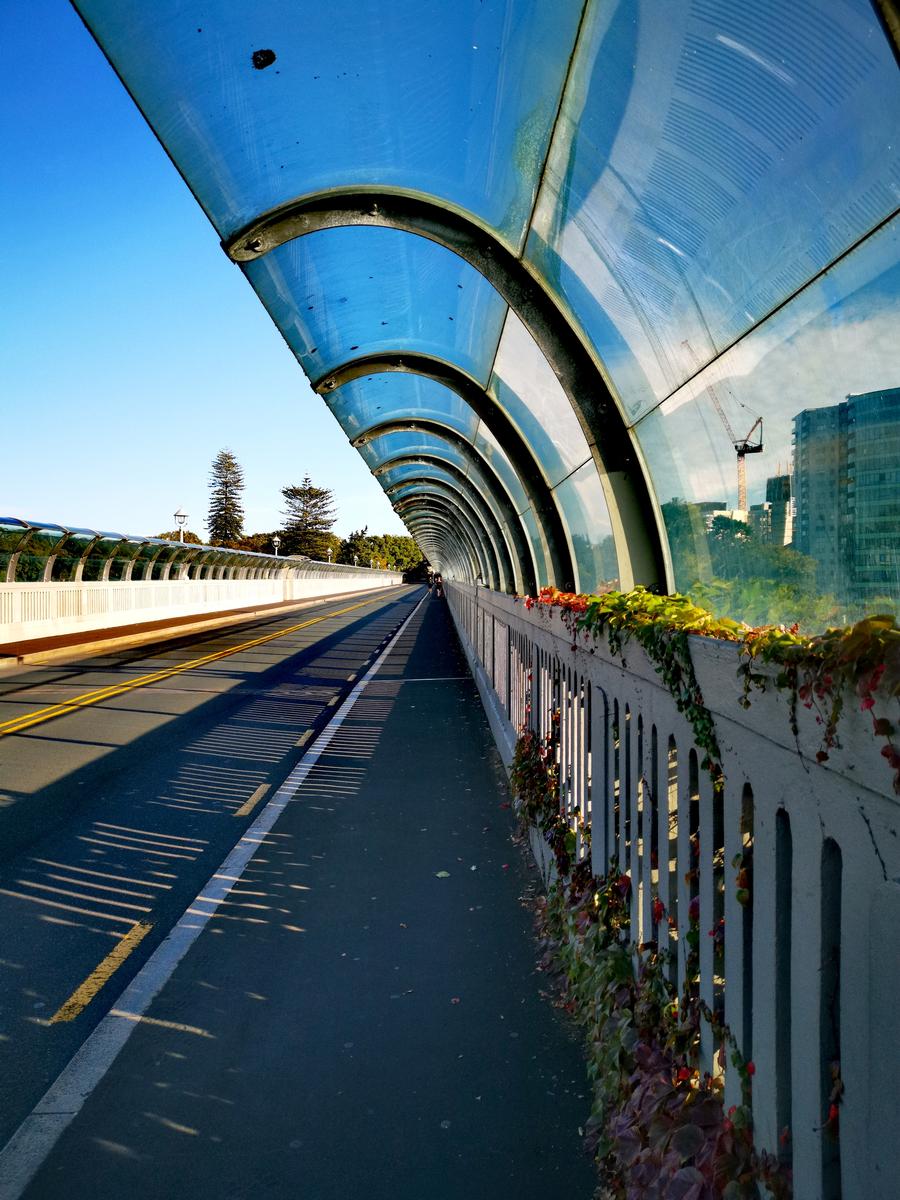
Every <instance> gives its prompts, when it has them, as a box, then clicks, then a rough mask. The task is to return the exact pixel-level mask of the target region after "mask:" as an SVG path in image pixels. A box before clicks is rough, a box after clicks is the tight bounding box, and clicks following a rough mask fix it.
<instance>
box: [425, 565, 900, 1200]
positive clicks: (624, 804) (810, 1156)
mask: <svg viewBox="0 0 900 1200" xmlns="http://www.w3.org/2000/svg"><path fill="white" fill-rule="evenodd" d="M445 586H446V591H447V597H448V600H449V604H450V609H451V612H452V614H453V616H454V619H455V622H456V625H457V628H458V631H459V633H460V637H461V639H462V641H463V645H464V648H465V650H466V653H467V655H468V656H469V660H470V663H471V664H472V666H473V670H474V672H475V675H476V679H477V681H478V684H479V688H480V690H481V694H482V698H483V700H484V701H485V707H486V709H487V710H488V715H489V718H490V720H491V724H492V728H493V730H494V734H495V737H496V739H497V742H498V746H499V748H500V750H501V754H502V755H503V757H504V759H505V760H506V762H507V765H508V764H509V761H510V759H511V753H512V748H513V745H514V742H515V738H516V736H517V733H518V731H520V730H521V729H522V728H523V727H530V728H532V729H535V730H536V731H538V732H540V733H541V734H543V733H545V732H546V731H547V730H548V728H549V726H550V722H551V719H552V714H553V713H554V712H558V714H559V756H560V792H561V803H563V804H565V805H566V808H567V811H568V812H569V813H570V814H579V815H580V816H581V818H582V819H583V820H584V821H585V822H586V823H587V825H588V826H589V828H590V830H591V843H592V851H591V853H592V859H593V869H594V871H595V872H596V873H597V874H602V873H604V872H605V871H606V869H607V867H608V865H609V863H610V860H611V859H612V858H613V857H615V858H617V860H618V864H619V868H620V869H621V870H622V871H624V872H627V873H629V875H630V876H631V880H632V888H631V910H632V911H631V919H632V926H631V927H632V931H633V935H634V937H635V940H636V941H638V942H641V941H644V940H651V939H655V938H659V939H660V940H661V942H662V943H663V945H664V946H665V945H666V943H668V944H669V946H670V948H671V949H672V950H673V951H674V956H673V961H674V963H675V964H676V967H675V968H674V970H675V971H677V981H678V982H679V984H680V983H682V982H683V980H684V974H685V956H684V955H685V947H686V943H685V933H686V931H687V923H688V910H689V907H690V904H691V900H692V899H693V898H694V897H698V898H699V908H700V924H699V928H700V932H701V937H700V982H699V989H700V996H701V998H702V999H703V1000H704V1001H706V1003H707V1004H708V1005H709V1006H710V1007H711V1008H713V1009H715V1010H718V1011H720V1012H722V1013H723V1015H724V1019H725V1021H726V1023H727V1025H728V1026H729V1027H730V1029H731V1031H732V1032H733V1033H734V1035H735V1036H736V1038H737V1041H738V1045H739V1046H740V1047H741V1049H742V1051H743V1054H744V1057H745V1058H746V1059H748V1060H749V1059H752V1060H753V1062H754V1064H755V1067H756V1073H755V1076H754V1081H753V1110H754V1122H755V1128H756V1139H757V1144H758V1145H760V1146H762V1147H765V1148H766V1149H769V1150H771V1151H773V1152H775V1153H778V1152H779V1150H780V1152H781V1154H782V1156H784V1155H785V1153H787V1152H786V1151H785V1148H784V1146H783V1145H782V1146H781V1147H780V1146H779V1132H780V1131H781V1130H783V1129H784V1128H785V1126H787V1127H788V1128H789V1129H790V1156H791V1159H792V1166H793V1171H794V1183H795V1195H796V1196H797V1198H798V1200H833V1198H835V1197H840V1196H843V1197H848V1198H853V1200H857V1198H858V1200H888V1198H889V1197H890V1198H891V1200H893V1198H894V1197H895V1196H896V1195H897V1191H896V1188H897V1186H898V1180H900V1104H898V1093H900V1089H898V1086H897V1079H896V1075H897V1071H898V1069H900V1020H898V1009H897V996H898V992H900V800H898V798H897V797H896V796H895V795H894V794H893V793H892V791H891V784H892V778H891V777H892V772H891V770H890V769H889V768H888V767H887V764H886V763H885V761H884V759H883V758H882V757H881V755H880V745H879V743H878V741H876V739H875V737H874V736H873V733H872V727H871V720H870V716H871V714H862V713H860V712H859V711H858V706H857V705H854V704H853V703H852V699H851V698H848V703H847V707H846V709H845V717H844V719H843V720H842V724H841V727H840V729H839V736H840V740H841V748H839V749H836V750H834V751H832V752H831V754H830V758H829V761H828V762H827V763H825V764H819V763H816V762H815V752H816V750H817V749H818V747H819V735H820V730H819V728H818V727H817V725H816V723H815V720H814V717H813V714H812V713H810V712H806V711H804V710H802V709H801V712H800V724H801V728H800V736H799V739H798V741H797V742H796V743H795V741H794V738H793V736H792V734H791V732H790V728H789V723H788V715H787V703H786V700H785V699H784V698H783V697H781V696H780V695H779V694H778V693H777V692H775V691H774V689H771V688H770V689H769V690H768V691H766V692H765V693H754V695H753V698H752V704H751V707H750V708H749V709H748V710H744V709H743V708H741V707H740V705H739V703H738V700H739V698H740V696H741V685H740V682H739V680H738V677H737V673H736V672H737V667H738V655H737V651H736V648H735V646H734V645H733V644H729V643H727V642H717V641H714V640H712V639H703V638H693V639H691V643H692V645H691V648H692V656H693V660H694V666H695V670H696V674H697V678H698V681H699V683H700V687H701V689H702V692H703V697H704V702H705V704H706V706H707V707H708V708H709V709H710V711H711V712H712V714H713V716H714V719H715V722H716V728H717V733H718V740H719V745H720V748H721V751H722V762H723V766H724V770H725V787H724V792H723V793H721V794H720V795H719V796H716V795H715V794H714V790H713V788H712V784H711V782H710V780H709V777H708V776H707V774H706V773H705V772H704V771H702V770H701V769H700V765H699V764H700V761H701V760H702V753H701V752H700V751H698V749H697V747H696V745H695V744H694V740H693V736H692V731H691V727H690V725H689V724H688V722H687V720H686V719H685V718H684V717H683V716H682V715H681V714H680V713H679V712H678V711H677V709H676V707H675V704H674V702H673V700H672V698H671V696H670V693H669V691H668V690H667V688H666V687H665V686H664V685H663V683H662V681H661V679H660V677H659V676H658V675H657V674H656V671H655V670H654V667H653V664H652V663H651V662H650V661H649V660H648V658H647V657H646V656H645V654H644V652H643V650H642V649H641V648H640V647H639V646H638V645H637V644H636V643H633V644H628V645H627V646H626V648H625V651H624V662H623V661H622V660H621V659H618V658H616V657H614V656H612V655H611V654H610V653H609V650H608V647H607V645H606V641H605V638H603V639H600V640H599V641H596V642H595V641H594V640H593V639H591V640H590V642H588V641H586V640H584V638H583V636H582V637H581V638H579V639H576V645H575V646H574V647H573V644H572V643H573V638H572V635H571V634H570V633H569V632H568V631H567V630H566V628H565V626H564V625H563V623H562V620H561V617H560V614H559V611H558V610H557V611H553V610H547V609H546V608H541V606H538V607H536V608H534V609H532V610H530V611H529V610H526V608H525V606H524V604H523V603H522V602H521V601H518V602H517V601H516V600H514V599H513V598H512V597H509V596H504V595H501V594H499V593H496V592H491V591H488V590H486V589H484V588H474V587H471V586H469V585H463V584H459V583H447V584H446V585H445ZM884 715H889V714H887V713H885V714H884ZM798 746H799V750H800V751H802V756H801V753H799V752H798ZM750 848H752V900H751V902H750V903H749V904H748V905H746V906H742V905H741V904H740V903H739V902H738V899H737V896H736V892H737V888H736V884H735V875H736V871H735V869H734V868H733V866H732V862H733V859H734V857H735V855H737V854H738V853H739V852H740V851H742V850H747V849H750ZM655 896H658V898H659V899H660V900H661V901H662V903H663V905H664V906H665V908H666V911H667V913H668V914H670V915H671V916H672V917H673V918H674V928H673V929H672V930H671V931H669V930H668V928H667V925H666V923H665V922H662V921H661V922H660V925H659V928H657V927H656V926H655V925H654V922H653V915H652V899H653V897H655ZM720 919H724V966H723V960H722V959H718V960H716V959H715V955H714V939H713V938H712V937H708V936H706V933H707V931H709V930H712V929H713V928H714V927H715V926H717V925H718V923H719V921H720ZM673 982H674V980H673ZM702 1054H703V1057H704V1060H705V1061H704V1064H703V1065H704V1066H705V1068H706V1069H708V1070H710V1071H713V1070H714V1069H715V1068H714V1063H713V1047H712V1045H711V1041H710V1038H709V1036H707V1037H706V1038H705V1040H704V1044H703V1046H702ZM835 1060H839V1062H840V1070H841V1076H842V1079H843V1083H844V1088H845V1091H844V1096H843V1102H842V1104H841V1107H840V1135H839V1139H838V1140H837V1141H835V1140H834V1139H833V1138H831V1137H830V1136H829V1135H828V1134H826V1133H825V1132H824V1131H823V1123H824V1121H825V1118H826V1116H827V1112H828V1099H827V1098H828V1093H829V1091H830V1089H831V1086H832V1078H831V1066H832V1063H833V1062H834V1061H835ZM725 1098H726V1103H727V1104H731V1103H738V1102H739V1100H740V1086H739V1080H738V1078H737V1076H736V1072H733V1071H731V1070H729V1071H728V1073H727V1074H726V1078H725Z"/></svg>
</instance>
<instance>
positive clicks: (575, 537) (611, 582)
mask: <svg viewBox="0 0 900 1200" xmlns="http://www.w3.org/2000/svg"><path fill="white" fill-rule="evenodd" d="M554 491H555V494H556V499H557V502H558V504H559V507H560V508H561V510H562V513H563V518H564V522H565V527H566V532H567V534H568V535H569V539H570V544H571V547H572V553H573V556H574V559H575V569H576V571H577V572H578V578H577V580H576V581H575V590H576V591H580V592H596V591H599V590H600V589H602V588H603V587H604V586H605V587H618V586H619V560H618V558H617V556H616V549H615V546H614V544H613V536H612V523H611V522H610V519H609V509H608V508H607V505H606V497H605V495H604V494H603V485H602V484H601V482H600V477H599V475H598V474H597V468H596V467H595V466H594V462H593V460H591V461H590V462H586V463H585V464H584V466H583V467H580V468H579V469H578V470H577V471H575V473H574V474H572V475H570V476H569V477H568V479H564V480H563V482H562V483H560V484H558V485H557V487H556V488H555V489H554Z"/></svg>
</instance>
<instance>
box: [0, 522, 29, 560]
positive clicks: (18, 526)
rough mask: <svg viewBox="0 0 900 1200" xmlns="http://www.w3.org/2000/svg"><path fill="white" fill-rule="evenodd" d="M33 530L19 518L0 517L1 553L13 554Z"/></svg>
mask: <svg viewBox="0 0 900 1200" xmlns="http://www.w3.org/2000/svg"><path fill="white" fill-rule="evenodd" d="M30 529H31V526H30V525H26V524H25V522H24V521H20V520H19V519H18V518H17V517H0V551H3V552H6V553H10V554H11V553H12V552H13V550H15V549H16V548H17V547H18V546H19V545H20V544H21V542H22V539H23V538H24V537H25V535H26V534H27V533H28V531H29V530H30Z"/></svg>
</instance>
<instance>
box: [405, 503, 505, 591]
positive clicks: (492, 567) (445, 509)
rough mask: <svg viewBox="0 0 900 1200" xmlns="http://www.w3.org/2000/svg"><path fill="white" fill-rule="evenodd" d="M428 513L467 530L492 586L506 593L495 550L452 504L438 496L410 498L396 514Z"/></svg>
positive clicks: (483, 570) (467, 518)
mask: <svg viewBox="0 0 900 1200" xmlns="http://www.w3.org/2000/svg"><path fill="white" fill-rule="evenodd" d="M413 509H415V510H417V511H422V512H425V511H428V512H434V513H437V514H440V515H442V516H444V515H446V517H447V520H448V523H449V524H450V525H451V526H452V525H453V524H454V522H457V523H458V524H459V525H460V527H461V528H463V529H465V530H466V531H467V533H468V534H469V535H470V538H471V539H472V540H473V541H474V543H475V545H476V546H477V547H478V559H479V562H480V563H481V564H482V572H483V573H484V574H485V575H487V576H489V577H490V579H491V580H492V581H493V582H492V584H491V586H492V587H494V588H496V589H497V591H504V590H505V588H504V586H503V577H502V575H501V573H500V571H499V569H498V562H497V556H496V553H495V552H494V550H493V547H492V546H491V543H490V542H487V543H486V542H484V541H483V540H482V539H481V538H480V537H479V535H478V527H477V526H476V525H473V524H472V521H471V520H470V519H469V517H468V516H467V515H466V514H465V513H464V512H463V511H462V510H461V509H454V507H453V505H452V503H451V502H449V501H447V500H444V499H442V498H440V497H438V496H425V495H421V496H410V497H409V498H408V499H407V500H406V501H405V502H401V503H398V505H397V508H396V510H395V511H396V512H397V515H398V516H400V517H401V519H402V517H403V513H404V512H406V511H407V510H413Z"/></svg>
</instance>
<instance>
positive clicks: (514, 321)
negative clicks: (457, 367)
mask: <svg viewBox="0 0 900 1200" xmlns="http://www.w3.org/2000/svg"><path fill="white" fill-rule="evenodd" d="M490 390H491V391H492V392H493V394H494V395H495V396H496V397H497V400H498V402H499V403H500V406H501V407H502V408H503V409H504V410H505V412H506V413H507V414H508V415H509V416H510V417H511V418H512V420H513V423H514V424H515V426H516V428H517V429H518V430H519V432H520V433H521V434H522V436H523V437H524V439H525V441H526V442H528V444H529V445H530V446H531V448H532V450H533V451H534V454H535V457H536V458H537V460H538V463H539V465H540V467H541V469H542V470H543V472H544V475H545V477H546V479H547V481H548V483H549V484H550V486H551V487H552V486H553V485H554V484H555V483H559V481H560V479H563V478H564V477H565V476H566V475H568V474H569V473H570V471H574V470H575V468H576V467H578V466H580V465H581V463H583V462H585V461H586V460H587V459H588V458H590V456H591V452H590V449H589V448H588V443H587V439H586V438H585V436H584V432H583V430H582V428H581V426H580V424H579V423H578V418H577V417H576V416H575V413H574V412H573V410H572V405H571V404H570V403H569V401H568V399H567V397H566V394H565V392H564V391H563V390H562V387H561V386H560V382H559V380H558V379H557V378H556V375H555V374H554V373H553V368H552V367H551V366H550V364H549V363H548V362H547V360H546V358H544V356H543V354H542V353H541V351H540V349H539V347H538V345H537V343H536V342H535V340H534V338H532V336H531V334H530V333H529V332H528V330H527V329H526V328H525V326H524V325H523V324H522V322H521V321H520V320H519V318H518V317H517V316H516V315H515V313H513V312H512V311H510V312H509V313H508V314H507V317H506V323H505V325H504V326H503V336H502V338H501V339H500V349H499V350H498V351H497V361H496V362H495V363H494V374H493V377H492V378H491V386H490Z"/></svg>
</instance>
